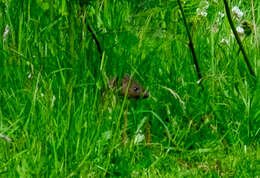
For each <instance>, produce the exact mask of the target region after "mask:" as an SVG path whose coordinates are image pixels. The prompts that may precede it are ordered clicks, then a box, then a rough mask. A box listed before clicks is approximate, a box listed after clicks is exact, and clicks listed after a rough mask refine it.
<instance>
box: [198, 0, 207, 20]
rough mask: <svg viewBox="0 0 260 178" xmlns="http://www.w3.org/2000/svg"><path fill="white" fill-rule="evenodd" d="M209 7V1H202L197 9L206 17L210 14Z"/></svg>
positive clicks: (199, 13)
mask: <svg viewBox="0 0 260 178" xmlns="http://www.w3.org/2000/svg"><path fill="white" fill-rule="evenodd" d="M208 8H209V2H208V1H201V2H200V4H199V7H198V8H197V9H196V12H197V15H199V16H203V17H206V16H207V15H208V13H207V9H208Z"/></svg>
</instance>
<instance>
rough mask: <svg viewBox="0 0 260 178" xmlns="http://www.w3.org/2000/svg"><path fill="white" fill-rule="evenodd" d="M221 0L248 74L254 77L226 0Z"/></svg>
mask: <svg viewBox="0 0 260 178" xmlns="http://www.w3.org/2000/svg"><path fill="white" fill-rule="evenodd" d="M223 1H224V4H225V9H226V13H227V18H228V22H229V25H230V27H231V29H232V31H233V33H234V35H235V38H236V40H237V43H238V45H239V48H240V50H241V52H242V54H243V56H244V60H245V62H246V65H247V68H248V70H249V72H250V74H251V75H252V76H253V77H254V78H255V77H256V75H255V73H254V71H253V69H252V66H251V64H250V62H249V59H248V57H247V54H246V51H245V49H244V47H243V45H242V42H241V40H240V38H239V36H238V33H237V31H236V28H235V26H234V24H233V21H232V18H231V14H230V10H229V7H228V3H227V0H223Z"/></svg>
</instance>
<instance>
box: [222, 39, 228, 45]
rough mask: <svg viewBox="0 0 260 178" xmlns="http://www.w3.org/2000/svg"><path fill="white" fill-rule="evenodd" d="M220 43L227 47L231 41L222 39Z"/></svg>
mask: <svg viewBox="0 0 260 178" xmlns="http://www.w3.org/2000/svg"><path fill="white" fill-rule="evenodd" d="M220 43H221V44H227V45H229V41H228V40H227V39H225V38H222V39H221V40H220Z"/></svg>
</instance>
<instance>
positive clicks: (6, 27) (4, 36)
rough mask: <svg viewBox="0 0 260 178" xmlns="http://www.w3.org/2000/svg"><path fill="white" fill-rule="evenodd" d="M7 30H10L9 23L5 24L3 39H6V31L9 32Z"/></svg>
mask: <svg viewBox="0 0 260 178" xmlns="http://www.w3.org/2000/svg"><path fill="white" fill-rule="evenodd" d="M9 31H10V28H9V25H8V24H7V25H6V26H5V31H4V34H3V39H4V41H6V39H7V35H8V33H9Z"/></svg>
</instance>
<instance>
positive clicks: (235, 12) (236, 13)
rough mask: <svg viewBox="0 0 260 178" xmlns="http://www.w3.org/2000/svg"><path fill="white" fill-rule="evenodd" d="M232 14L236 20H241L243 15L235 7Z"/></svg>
mask: <svg viewBox="0 0 260 178" xmlns="http://www.w3.org/2000/svg"><path fill="white" fill-rule="evenodd" d="M232 13H233V14H234V16H235V17H236V18H238V19H241V17H243V15H244V13H243V12H242V11H241V10H240V9H239V8H238V7H237V6H235V7H233V8H232Z"/></svg>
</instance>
